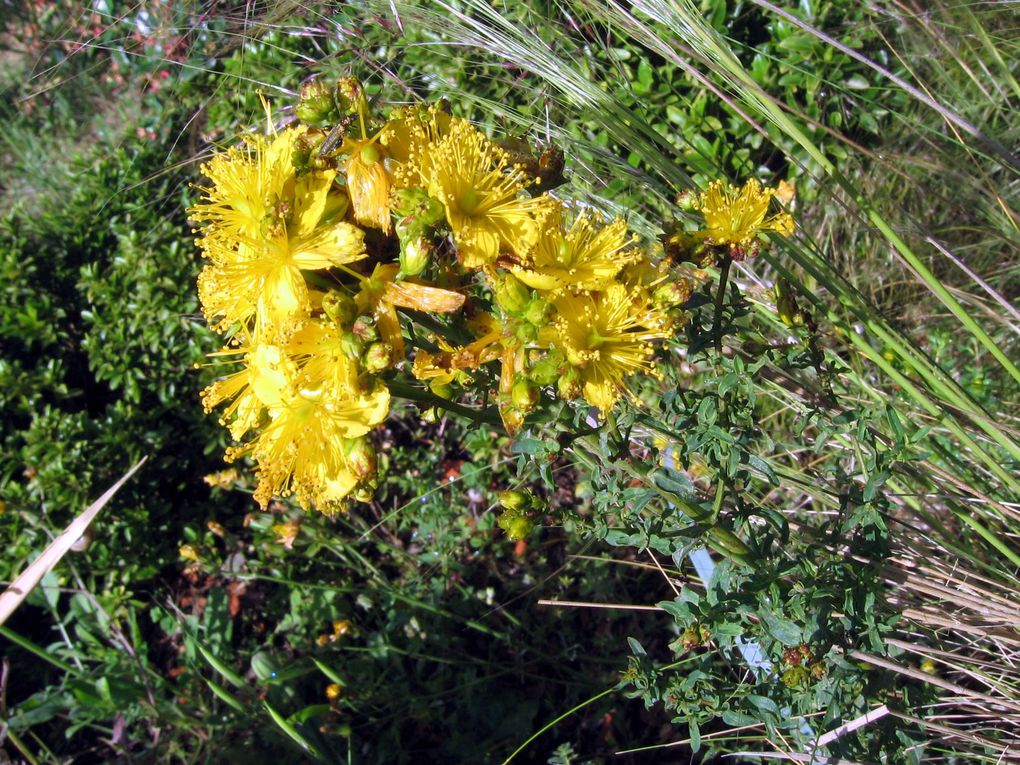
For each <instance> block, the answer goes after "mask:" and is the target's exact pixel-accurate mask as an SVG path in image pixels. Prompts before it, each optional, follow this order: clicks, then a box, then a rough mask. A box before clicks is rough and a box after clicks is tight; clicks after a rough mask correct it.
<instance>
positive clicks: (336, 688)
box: [326, 683, 344, 704]
mask: <svg viewBox="0 0 1020 765" xmlns="http://www.w3.org/2000/svg"><path fill="white" fill-rule="evenodd" d="M343 693H344V687H343V686H342V685H340V683H330V684H329V685H327V686H326V698H327V699H329V701H330V703H334V704H335V703H336V702H337V701H339V700H340V697H341V696H343Z"/></svg>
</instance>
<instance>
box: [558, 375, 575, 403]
mask: <svg viewBox="0 0 1020 765" xmlns="http://www.w3.org/2000/svg"><path fill="white" fill-rule="evenodd" d="M556 392H557V393H559V396H560V398H562V399H565V400H567V401H570V400H572V399H575V398H580V397H581V373H580V372H579V371H578V370H577V367H567V368H566V369H565V370H564V371H563V374H561V375H560V377H559V379H558V380H557V381H556Z"/></svg>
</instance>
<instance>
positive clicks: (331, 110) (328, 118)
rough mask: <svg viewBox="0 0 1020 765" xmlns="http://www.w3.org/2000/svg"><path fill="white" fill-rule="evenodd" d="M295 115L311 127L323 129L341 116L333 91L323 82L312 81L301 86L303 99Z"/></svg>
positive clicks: (295, 109)
mask: <svg viewBox="0 0 1020 765" xmlns="http://www.w3.org/2000/svg"><path fill="white" fill-rule="evenodd" d="M294 115H295V116H296V117H297V118H298V119H299V120H301V121H302V122H304V123H305V124H306V125H310V126H311V127H322V126H323V125H327V124H329V123H330V122H334V121H335V120H336V119H337V118H338V117H339V114H338V113H337V110H336V102H335V101H334V100H333V90H332V89H331V88H330V87H329V86H328V85H326V84H325V83H324V82H322V81H321V80H312V81H311V82H306V83H305V84H304V85H302V86H301V98H300V100H299V101H298V104H297V106H295V107H294Z"/></svg>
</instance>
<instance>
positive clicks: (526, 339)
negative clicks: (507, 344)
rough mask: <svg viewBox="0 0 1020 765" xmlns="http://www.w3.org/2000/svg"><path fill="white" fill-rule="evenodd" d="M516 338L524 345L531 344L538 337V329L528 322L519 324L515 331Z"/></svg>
mask: <svg viewBox="0 0 1020 765" xmlns="http://www.w3.org/2000/svg"><path fill="white" fill-rule="evenodd" d="M514 337H516V338H517V339H518V340H520V341H521V342H522V343H530V342H532V341H533V340H535V339H536V338H537V337H538V327H536V326H535V325H534V324H529V323H528V322H526V321H522V322H519V323H518V324H517V327H516V328H515V329H514Z"/></svg>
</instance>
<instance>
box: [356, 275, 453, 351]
mask: <svg viewBox="0 0 1020 765" xmlns="http://www.w3.org/2000/svg"><path fill="white" fill-rule="evenodd" d="M399 272H400V266H399V265H397V264H395V263H390V264H385V265H384V264H382V263H380V264H378V265H377V266H376V267H375V269H373V271H372V275H371V276H369V277H367V278H365V277H360V278H361V290H360V291H359V292H358V294H357V296H356V298H355V301H356V303H357V305H358V310H359V311H360V312H361V313H370V314H372V316H373V317H374V318H375V324H376V327H377V328H378V329H379V334H380V335H381V336H382V339H383V340H384V341H385V342H386V343H388V344H389V346H390V347H391V348H392V349H393V355H394V357H395V358H396V359H403V358H404V338H403V335H402V334H401V330H400V318H399V317H398V316H397V310H396V309H397V308H410V309H411V310H414V311H428V312H430V313H452V312H453V311H456V310H458V309H459V308H460V307H461V306H462V305H464V296H463V295H462V294H460V293H459V292H454V291H453V290H444V289H441V288H440V287H432V286H430V285H427V284H418V283H416V282H411V281H407V280H401V281H397V274H398V273H399Z"/></svg>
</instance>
